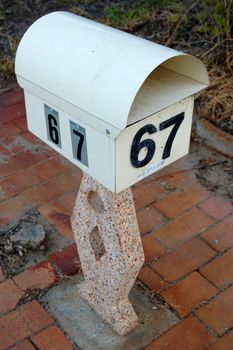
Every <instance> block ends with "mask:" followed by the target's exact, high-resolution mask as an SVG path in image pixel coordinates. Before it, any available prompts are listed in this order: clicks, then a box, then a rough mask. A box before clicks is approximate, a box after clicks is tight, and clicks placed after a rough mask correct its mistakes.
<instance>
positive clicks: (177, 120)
mask: <svg viewBox="0 0 233 350" xmlns="http://www.w3.org/2000/svg"><path fill="white" fill-rule="evenodd" d="M183 120H184V112H182V113H180V114H178V115H176V116H175V117H172V118H170V119H167V120H165V121H163V122H162V123H160V124H159V130H160V131H161V130H164V129H167V128H168V127H169V126H172V125H173V128H172V130H171V132H170V134H169V136H168V139H167V141H166V144H165V147H164V151H163V155H162V159H166V158H169V157H170V154H171V148H172V144H173V141H174V138H175V136H176V134H177V131H178V129H179V127H180V125H181V123H182V122H183ZM156 132H157V128H156V127H155V125H153V124H147V125H144V126H143V127H142V128H141V129H140V130H138V132H137V133H136V135H135V136H134V139H133V142H132V147H131V152H130V160H131V164H132V165H133V167H134V168H141V167H143V166H145V165H147V164H148V163H149V162H150V161H151V159H152V158H153V157H154V154H155V150H156V144H155V142H154V141H153V140H152V139H145V140H142V141H141V138H142V136H143V135H144V134H146V133H148V134H154V133H156ZM142 148H146V149H147V154H146V156H145V158H144V159H142V160H139V159H138V156H139V153H140V151H141V149H142Z"/></svg>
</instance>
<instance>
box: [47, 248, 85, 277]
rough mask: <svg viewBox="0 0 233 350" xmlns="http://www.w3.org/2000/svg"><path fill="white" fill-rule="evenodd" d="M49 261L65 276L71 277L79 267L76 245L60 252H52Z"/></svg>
mask: <svg viewBox="0 0 233 350" xmlns="http://www.w3.org/2000/svg"><path fill="white" fill-rule="evenodd" d="M49 259H50V260H51V261H52V262H53V263H54V264H56V265H57V267H58V268H59V269H60V270H61V271H62V272H63V273H64V274H66V275H73V274H74V273H76V272H78V271H79V270H80V267H81V265H80V260H79V256H78V252H77V247H76V244H71V245H70V246H68V247H66V248H65V249H63V251H62V252H53V253H52V254H50V256H49Z"/></svg>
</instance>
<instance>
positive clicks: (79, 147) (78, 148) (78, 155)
mask: <svg viewBox="0 0 233 350" xmlns="http://www.w3.org/2000/svg"><path fill="white" fill-rule="evenodd" d="M73 133H74V134H75V135H77V136H79V141H78V147H77V159H78V160H80V162H81V157H82V147H83V142H84V135H83V134H81V133H80V132H78V131H77V130H75V129H73Z"/></svg>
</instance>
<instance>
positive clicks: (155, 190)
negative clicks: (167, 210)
mask: <svg viewBox="0 0 233 350" xmlns="http://www.w3.org/2000/svg"><path fill="white" fill-rule="evenodd" d="M164 195H165V191H164V190H163V189H162V188H161V187H159V186H158V185H157V184H156V183H154V182H150V183H145V184H141V185H140V186H136V187H134V188H133V197H134V204H135V207H136V208H137V209H141V208H144V207H146V206H148V205H149V204H151V203H153V202H155V201H157V200H159V199H161V198H163V197H164Z"/></svg>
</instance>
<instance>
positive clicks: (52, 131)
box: [48, 114, 59, 145]
mask: <svg viewBox="0 0 233 350" xmlns="http://www.w3.org/2000/svg"><path fill="white" fill-rule="evenodd" d="M48 124H49V136H50V138H51V140H52V141H53V142H54V143H55V144H56V145H58V144H59V134H58V129H57V128H56V127H57V120H56V118H55V117H54V116H53V115H52V114H49V115H48Z"/></svg>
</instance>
